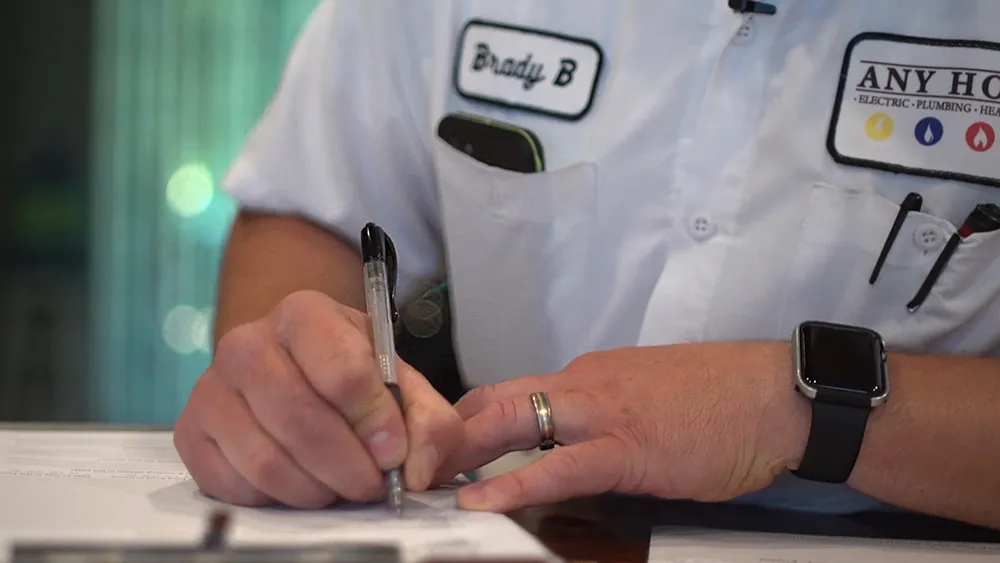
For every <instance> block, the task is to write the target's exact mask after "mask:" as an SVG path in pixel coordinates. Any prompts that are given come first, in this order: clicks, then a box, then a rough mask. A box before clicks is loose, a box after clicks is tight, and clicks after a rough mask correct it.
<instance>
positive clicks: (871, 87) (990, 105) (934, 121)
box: [827, 33, 1000, 187]
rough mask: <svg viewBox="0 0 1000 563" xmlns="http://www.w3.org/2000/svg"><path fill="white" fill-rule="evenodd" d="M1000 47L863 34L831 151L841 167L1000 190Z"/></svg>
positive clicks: (849, 68) (838, 106)
mask: <svg viewBox="0 0 1000 563" xmlns="http://www.w3.org/2000/svg"><path fill="white" fill-rule="evenodd" d="M997 128H1000V43H990V42H986V41H950V40H942V39H927V38H919V37H907V36H901V35H892V34H885V33H863V34H861V35H858V36H857V37H855V38H854V39H853V40H852V41H851V42H850V44H849V45H848V46H847V53H846V55H845V56H844V67H843V69H842V72H841V79H840V86H839V88H838V91H837V99H836V103H835V105H834V110H833V119H832V121H831V123H830V132H829V136H828V138H827V148H828V150H829V151H830V154H831V155H832V156H833V158H834V160H836V161H837V162H840V163H842V164H848V165H853V166H863V167H868V168H877V169H880V170H888V171H892V172H900V173H904V174H912V175H916V176H929V177H935V178H944V179H952V180H959V181H963V182H973V183H978V184H985V185H989V186H996V187H1000V147H998V146H996V130H997Z"/></svg>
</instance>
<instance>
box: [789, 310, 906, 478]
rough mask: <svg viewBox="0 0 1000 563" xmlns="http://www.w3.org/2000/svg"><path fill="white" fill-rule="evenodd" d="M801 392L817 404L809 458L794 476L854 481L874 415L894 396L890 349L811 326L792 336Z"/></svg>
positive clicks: (860, 332) (847, 330)
mask: <svg viewBox="0 0 1000 563" xmlns="http://www.w3.org/2000/svg"><path fill="white" fill-rule="evenodd" d="M792 356H793V362H794V363H793V365H794V368H795V387H796V389H798V391H799V392H800V393H801V394H802V395H804V396H805V397H807V398H808V399H809V400H810V401H811V403H812V425H811V426H810V430H809V440H808V442H806V449H805V453H804V454H803V456H802V462H801V463H800V464H799V468H798V469H797V470H794V471H792V473H793V474H794V475H796V476H797V477H800V478H802V479H808V480H810V481H821V482H825V483H843V482H845V481H847V478H848V477H850V476H851V471H853V469H854V463H855V462H856V461H857V459H858V452H859V451H860V450H861V442H862V440H863V439H864V436H865V429H866V427H867V425H868V415H869V414H870V413H871V410H872V409H873V408H874V407H876V406H878V405H881V404H883V403H885V401H886V399H887V398H888V396H889V377H888V373H887V369H886V351H885V343H884V342H883V340H882V337H881V336H880V335H879V334H878V333H877V332H875V331H872V330H869V329H866V328H862V327H856V326H849V325H842V324H834V323H826V322H818V321H808V322H804V323H802V324H800V325H799V326H797V327H796V328H795V331H794V333H793V334H792Z"/></svg>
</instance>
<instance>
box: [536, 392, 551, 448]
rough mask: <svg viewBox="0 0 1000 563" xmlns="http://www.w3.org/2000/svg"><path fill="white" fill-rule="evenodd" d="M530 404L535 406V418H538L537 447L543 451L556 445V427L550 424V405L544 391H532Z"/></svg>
mask: <svg viewBox="0 0 1000 563" xmlns="http://www.w3.org/2000/svg"><path fill="white" fill-rule="evenodd" d="M531 404H532V405H533V406H534V407H535V418H536V419H538V432H539V433H540V434H541V435H542V439H541V441H540V442H539V443H538V449H540V450H542V451H545V450H551V449H552V448H554V447H556V427H555V425H553V424H552V406H551V405H550V404H549V397H548V395H546V394H545V393H541V392H539V393H532V394H531Z"/></svg>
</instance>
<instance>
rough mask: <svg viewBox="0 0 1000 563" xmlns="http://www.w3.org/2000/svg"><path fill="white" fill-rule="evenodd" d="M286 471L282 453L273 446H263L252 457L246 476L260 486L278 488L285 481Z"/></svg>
mask: <svg viewBox="0 0 1000 563" xmlns="http://www.w3.org/2000/svg"><path fill="white" fill-rule="evenodd" d="M284 472H285V466H284V464H283V463H282V460H281V456H280V454H279V453H278V452H277V451H276V450H274V449H273V448H262V449H261V450H260V451H259V452H257V453H256V454H255V455H253V456H252V457H251V459H250V463H249V466H248V467H247V475H246V478H247V480H249V481H250V482H251V483H253V484H255V485H256V486H258V487H260V488H264V489H278V488H280V487H281V483H282V482H283V481H284V477H285V475H284Z"/></svg>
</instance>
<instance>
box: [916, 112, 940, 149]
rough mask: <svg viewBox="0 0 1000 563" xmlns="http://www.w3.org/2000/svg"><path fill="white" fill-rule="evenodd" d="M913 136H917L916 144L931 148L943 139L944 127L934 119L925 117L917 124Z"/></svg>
mask: <svg viewBox="0 0 1000 563" xmlns="http://www.w3.org/2000/svg"><path fill="white" fill-rule="evenodd" d="M913 134H914V135H916V136H917V142H918V143H920V144H921V145H923V146H925V147H933V146H934V145H936V144H938V142H940V141H941V138H942V137H944V125H942V124H941V122H940V121H938V120H937V119H936V118H933V117H925V118H923V119H921V120H920V123H917V128H916V129H914V131H913Z"/></svg>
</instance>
